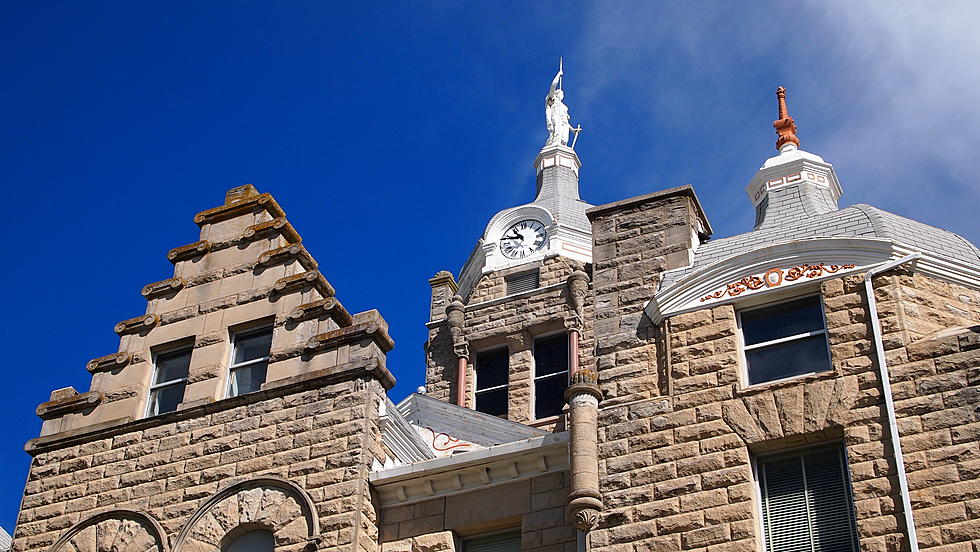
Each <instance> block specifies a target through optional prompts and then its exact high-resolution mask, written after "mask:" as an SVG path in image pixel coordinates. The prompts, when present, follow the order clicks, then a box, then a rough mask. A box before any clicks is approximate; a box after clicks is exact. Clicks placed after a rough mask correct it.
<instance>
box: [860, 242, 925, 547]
mask: <svg viewBox="0 0 980 552" xmlns="http://www.w3.org/2000/svg"><path fill="white" fill-rule="evenodd" d="M921 256H922V254H920V253H913V254H911V255H906V256H905V257H902V258H901V259H896V260H894V261H891V262H887V263H885V264H883V265H880V266H877V267H875V268H872V269H871V270H869V271H867V272H865V273H864V291H865V295H866V296H867V298H868V315H869V317H870V318H871V334H872V336H873V337H874V342H875V355H876V356H877V358H878V378H879V379H880V380H881V389H882V393H883V394H884V396H885V412H886V413H887V415H888V433H889V435H891V438H892V456H893V457H894V458H895V467H896V469H897V471H898V488H899V493H900V494H901V495H902V512H903V513H904V518H905V529H906V531H907V534H908V539H909V550H910V552H919V539H918V536H917V535H916V532H915V520H913V519H912V498H911V497H910V496H909V483H908V479H907V478H906V475H905V458H904V457H903V456H902V443H901V436H900V435H899V433H898V421H897V420H896V418H895V402H894V400H893V399H892V385H891V379H889V377H888V364H887V362H886V361H885V345H884V343H883V342H882V340H881V323H880V322H879V321H878V303H877V301H875V293H874V286H873V284H872V282H871V279H872V278H873V277H874V276H875V275H876V274H879V273H881V272H885V271H887V270H891V269H893V268H895V267H897V266H900V265H903V264H905V263H907V262H910V261H914V260H916V259H918V258H920V257H921Z"/></svg>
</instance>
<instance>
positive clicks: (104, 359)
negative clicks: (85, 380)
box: [85, 353, 133, 374]
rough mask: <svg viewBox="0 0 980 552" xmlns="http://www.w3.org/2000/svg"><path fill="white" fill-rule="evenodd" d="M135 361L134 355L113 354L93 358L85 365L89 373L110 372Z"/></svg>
mask: <svg viewBox="0 0 980 552" xmlns="http://www.w3.org/2000/svg"><path fill="white" fill-rule="evenodd" d="M132 361H133V354H132V353H112V354H111V355H105V356H100V357H99V358H93V359H92V360H90V361H88V362H87V363H86V364H85V368H86V369H87V370H88V371H89V373H92V374H96V373H98V372H108V371H110V370H115V369H116V368H122V367H124V366H126V365H128V364H129V363H130V362H132Z"/></svg>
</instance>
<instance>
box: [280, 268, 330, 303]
mask: <svg viewBox="0 0 980 552" xmlns="http://www.w3.org/2000/svg"><path fill="white" fill-rule="evenodd" d="M305 286H312V287H313V288H314V289H316V290H317V292H318V293H319V294H320V295H322V296H323V297H324V298H327V297H333V295H334V293H336V290H334V288H333V286H332V285H330V282H328V281H327V279H326V278H324V277H323V274H321V273H320V271H319V270H310V271H307V272H301V273H299V274H293V275H292V276H284V277H282V278H279V279H278V280H276V283H275V284H274V285H273V286H272V288H273V289H274V290H275V291H276V293H280V294H283V293H289V292H291V291H294V290H297V289H300V288H303V287H305Z"/></svg>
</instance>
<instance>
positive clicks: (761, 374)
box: [739, 296, 831, 385]
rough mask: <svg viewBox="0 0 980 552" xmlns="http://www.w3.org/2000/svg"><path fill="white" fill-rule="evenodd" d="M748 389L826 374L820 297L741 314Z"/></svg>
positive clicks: (826, 364)
mask: <svg viewBox="0 0 980 552" xmlns="http://www.w3.org/2000/svg"><path fill="white" fill-rule="evenodd" d="M739 321H740V322H739V323H740V325H741V327H742V339H743V343H744V345H745V362H746V364H747V367H748V382H749V385H755V384H757V383H765V382H767V381H774V380H778V379H784V378H790V377H793V376H800V375H803V374H813V373H816V372H823V371H825V370H830V368H831V365H830V351H829V349H828V347H827V326H826V324H825V323H824V318H823V305H821V303H820V297H818V296H814V297H806V298H804V299H797V300H794V301H789V302H786V303H780V304H778V305H772V306H768V307H763V308H758V309H751V310H745V311H741V312H740V313H739Z"/></svg>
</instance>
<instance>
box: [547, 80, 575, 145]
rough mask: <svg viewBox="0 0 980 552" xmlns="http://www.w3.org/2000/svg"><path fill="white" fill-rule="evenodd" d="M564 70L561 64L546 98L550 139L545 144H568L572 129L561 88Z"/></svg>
mask: <svg viewBox="0 0 980 552" xmlns="http://www.w3.org/2000/svg"><path fill="white" fill-rule="evenodd" d="M563 74H564V71H563V70H562V69H561V67H560V66H559V69H558V74H556V75H555V78H554V79H552V81H551V88H550V89H549V90H548V95H547V96H546V97H545V99H544V118H545V124H546V126H547V128H548V141H547V142H545V146H553V145H556V144H557V145H561V146H567V145H568V131H569V130H570V129H569V127H570V124H569V122H568V121H569V117H568V106H566V105H565V103H564V102H563V101H562V100H563V99H564V98H565V92H564V91H562V89H561V79H562V75H563Z"/></svg>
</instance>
